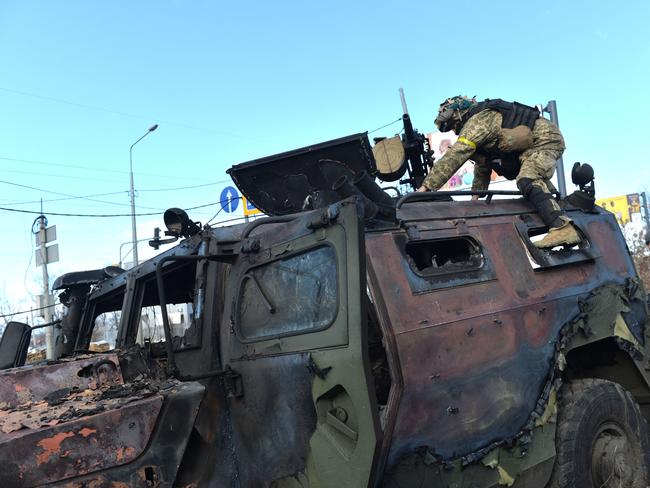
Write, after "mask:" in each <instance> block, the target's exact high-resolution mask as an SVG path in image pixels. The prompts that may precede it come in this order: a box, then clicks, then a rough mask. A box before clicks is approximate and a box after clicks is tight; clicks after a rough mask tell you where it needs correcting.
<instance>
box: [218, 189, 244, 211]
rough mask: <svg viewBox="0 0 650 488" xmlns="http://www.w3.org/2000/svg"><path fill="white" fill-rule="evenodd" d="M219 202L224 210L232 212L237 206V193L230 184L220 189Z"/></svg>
mask: <svg viewBox="0 0 650 488" xmlns="http://www.w3.org/2000/svg"><path fill="white" fill-rule="evenodd" d="M219 203H220V204H221V208H222V209H223V210H224V211H225V212H228V213H231V212H234V211H235V210H237V207H239V193H237V190H236V189H235V188H233V187H232V186H227V187H225V188H224V189H223V190H222V191H221V196H220V197H219Z"/></svg>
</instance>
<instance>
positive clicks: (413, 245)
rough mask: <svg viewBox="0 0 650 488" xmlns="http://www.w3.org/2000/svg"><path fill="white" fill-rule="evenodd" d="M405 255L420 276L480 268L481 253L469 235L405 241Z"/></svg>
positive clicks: (481, 261) (482, 260)
mask: <svg viewBox="0 0 650 488" xmlns="http://www.w3.org/2000/svg"><path fill="white" fill-rule="evenodd" d="M405 251H406V256H407V259H408V261H409V264H410V265H411V267H412V268H413V270H414V271H415V272H416V273H417V274H419V275H422V276H435V275H441V274H449V273H459V272H463V271H469V270H476V269H480V268H481V267H482V266H483V262H484V259H483V253H482V252H481V248H480V246H479V245H478V243H477V242H476V241H475V240H474V239H472V238H470V237H453V238H449V239H439V240H434V241H411V242H407V243H406V247H405Z"/></svg>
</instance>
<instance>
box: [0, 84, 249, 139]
mask: <svg viewBox="0 0 650 488" xmlns="http://www.w3.org/2000/svg"><path fill="white" fill-rule="evenodd" d="M0 90H2V91H4V92H7V93H13V94H15V95H22V96H24V97H32V98H39V99H41V100H48V101H50V102H56V103H63V104H65V105H71V106H74V107H79V108H85V109H88V110H96V111H99V112H106V113H110V114H114V115H120V116H122V117H129V118H132V119H140V120H147V121H151V120H153V119H156V120H158V121H160V122H161V123H164V124H166V125H173V126H176V127H183V128H185V129H192V130H197V131H201V132H207V133H210V134H220V135H225V136H230V137H236V138H239V139H246V140H250V139H251V138H250V137H249V136H242V135H240V134H234V133H232V132H225V131H221V130H216V129H209V128H205V127H198V126H194V125H189V124H184V123H178V122H171V121H168V120H162V119H161V118H160V117H153V118H152V117H144V116H142V115H136V114H130V113H128V112H121V111H119V110H113V109H108V108H104V107H97V106H93V105H86V104H83V103H78V102H72V101H70V100H63V99H61V98H55V97H49V96H46V95H39V94H37V93H29V92H25V91H20V90H13V89H11V88H4V87H0Z"/></svg>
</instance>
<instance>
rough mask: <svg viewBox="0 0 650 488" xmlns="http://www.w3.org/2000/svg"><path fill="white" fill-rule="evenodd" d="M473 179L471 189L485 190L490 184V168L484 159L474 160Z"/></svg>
mask: <svg viewBox="0 0 650 488" xmlns="http://www.w3.org/2000/svg"><path fill="white" fill-rule="evenodd" d="M474 163H475V164H474V181H472V191H480V190H487V189H488V186H490V177H491V176H492V168H490V167H489V166H488V165H487V163H486V162H485V161H475V162H474Z"/></svg>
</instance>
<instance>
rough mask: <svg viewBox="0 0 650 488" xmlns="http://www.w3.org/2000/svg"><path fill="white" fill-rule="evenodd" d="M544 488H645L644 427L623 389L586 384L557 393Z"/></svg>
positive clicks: (606, 383) (581, 382) (614, 385)
mask: <svg viewBox="0 0 650 488" xmlns="http://www.w3.org/2000/svg"><path fill="white" fill-rule="evenodd" d="M555 445H556V450H557V457H556V458H555V466H554V468H553V475H552V477H551V482H550V483H549V485H548V486H549V488H619V487H625V488H646V486H648V480H649V479H650V477H649V476H648V468H649V467H650V462H649V461H650V454H649V451H650V443H649V442H648V426H647V424H646V421H645V419H644V418H643V416H642V415H641V411H640V409H639V405H638V404H637V403H636V401H635V400H634V399H633V398H632V395H630V393H629V392H628V391H626V390H625V389H624V388H623V387H622V386H620V385H619V384H617V383H612V382H611V381H605V380H596V379H585V380H576V381H572V382H570V383H567V384H565V385H564V386H563V387H562V390H561V392H560V403H559V412H558V426H557V432H556V435H555Z"/></svg>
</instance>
